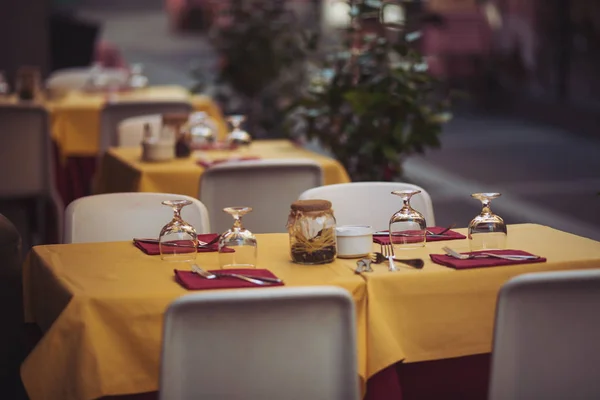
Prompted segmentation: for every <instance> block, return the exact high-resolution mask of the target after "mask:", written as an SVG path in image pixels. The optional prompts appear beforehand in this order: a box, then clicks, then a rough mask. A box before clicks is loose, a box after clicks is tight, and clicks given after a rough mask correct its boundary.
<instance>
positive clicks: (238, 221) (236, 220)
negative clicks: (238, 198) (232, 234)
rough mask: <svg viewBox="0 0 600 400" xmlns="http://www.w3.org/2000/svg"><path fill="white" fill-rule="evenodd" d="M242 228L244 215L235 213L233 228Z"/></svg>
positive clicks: (236, 229)
mask: <svg viewBox="0 0 600 400" xmlns="http://www.w3.org/2000/svg"><path fill="white" fill-rule="evenodd" d="M240 229H242V217H240V216H239V215H234V217H233V230H235V231H239V230H240Z"/></svg>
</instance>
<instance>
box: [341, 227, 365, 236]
mask: <svg viewBox="0 0 600 400" xmlns="http://www.w3.org/2000/svg"><path fill="white" fill-rule="evenodd" d="M335 234H336V235H337V236H366V235H371V234H373V229H372V228H371V227H370V226H367V225H344V226H338V227H336V228H335Z"/></svg>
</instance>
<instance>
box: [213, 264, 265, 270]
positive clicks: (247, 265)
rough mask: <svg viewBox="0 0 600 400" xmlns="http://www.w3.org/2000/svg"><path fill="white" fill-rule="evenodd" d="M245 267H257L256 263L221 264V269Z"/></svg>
mask: <svg viewBox="0 0 600 400" xmlns="http://www.w3.org/2000/svg"><path fill="white" fill-rule="evenodd" d="M244 268H256V265H254V264H225V265H221V269H244Z"/></svg>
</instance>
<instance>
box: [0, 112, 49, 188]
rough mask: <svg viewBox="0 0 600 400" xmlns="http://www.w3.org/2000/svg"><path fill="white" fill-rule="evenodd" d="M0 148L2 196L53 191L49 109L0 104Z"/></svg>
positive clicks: (0, 186) (0, 185)
mask: <svg viewBox="0 0 600 400" xmlns="http://www.w3.org/2000/svg"><path fill="white" fill-rule="evenodd" d="M0 149H2V156H1V157H0V171H2V172H3V173H2V174H0V197H29V196H39V195H42V194H49V193H50V191H51V190H52V188H53V185H54V180H53V174H52V171H53V168H52V163H51V149H50V132H49V130H48V113H47V112H46V110H45V109H43V108H42V107H38V106H34V105H0Z"/></svg>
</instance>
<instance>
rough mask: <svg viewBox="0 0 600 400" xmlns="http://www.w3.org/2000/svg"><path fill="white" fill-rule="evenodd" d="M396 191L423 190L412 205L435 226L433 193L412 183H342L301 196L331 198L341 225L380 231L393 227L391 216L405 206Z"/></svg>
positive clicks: (414, 198) (310, 191) (319, 188)
mask: <svg viewBox="0 0 600 400" xmlns="http://www.w3.org/2000/svg"><path fill="white" fill-rule="evenodd" d="M394 190H420V191H421V193H420V194H417V195H415V196H413V197H412V199H411V200H410V204H411V206H412V208H414V209H415V210H417V211H419V212H420V213H421V214H423V216H424V217H425V221H427V226H435V217H434V214H433V204H432V203H431V197H430V196H429V193H427V191H425V189H423V188H422V187H419V186H417V185H413V184H410V183H402V182H354V183H340V184H337V185H327V186H321V187H317V188H314V189H309V190H307V191H306V192H304V193H302V194H301V195H300V199H301V200H306V199H324V200H329V201H331V203H332V205H333V214H334V215H335V219H336V221H337V225H370V226H372V227H373V229H375V230H378V231H379V230H384V229H388V228H389V222H390V217H391V216H392V215H393V214H394V213H395V212H396V211H398V210H400V208H401V207H402V200H401V199H400V197H398V196H395V195H393V194H391V192H392V191H394Z"/></svg>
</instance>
